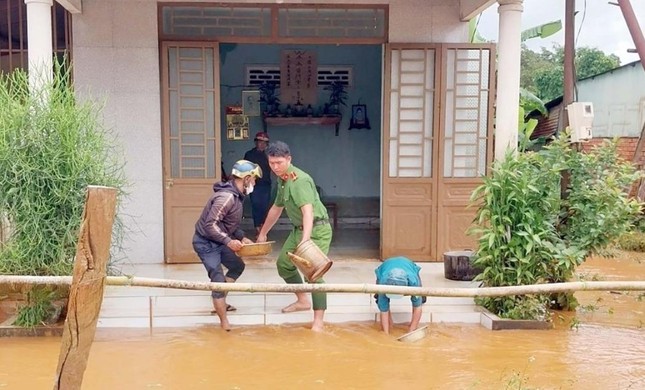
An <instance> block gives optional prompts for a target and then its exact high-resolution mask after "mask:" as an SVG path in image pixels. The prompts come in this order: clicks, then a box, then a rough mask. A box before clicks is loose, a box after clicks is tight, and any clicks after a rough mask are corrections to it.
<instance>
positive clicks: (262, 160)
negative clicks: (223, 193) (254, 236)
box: [244, 132, 271, 233]
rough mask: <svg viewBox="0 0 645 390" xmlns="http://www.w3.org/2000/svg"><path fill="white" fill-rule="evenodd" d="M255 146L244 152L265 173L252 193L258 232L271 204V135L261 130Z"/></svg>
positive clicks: (255, 140)
mask: <svg viewBox="0 0 645 390" xmlns="http://www.w3.org/2000/svg"><path fill="white" fill-rule="evenodd" d="M253 141H254V142H255V147H254V148H253V149H251V150H249V151H247V152H246V153H245V154H244V159H245V160H248V161H251V162H252V163H255V164H258V165H259V166H260V168H261V169H262V172H264V173H265V175H264V176H263V177H262V178H260V179H258V180H257V182H256V183H255V190H254V191H253V193H252V194H251V196H250V198H251V213H252V214H253V225H254V226H255V230H256V233H257V232H259V231H260V228H261V227H262V224H263V223H264V219H265V218H266V216H267V212H268V211H269V207H270V206H271V175H270V174H269V172H270V171H269V161H268V159H267V155H266V148H267V146H268V145H269V135H268V134H267V133H264V132H259V133H257V134H256V135H255V138H254V140H253Z"/></svg>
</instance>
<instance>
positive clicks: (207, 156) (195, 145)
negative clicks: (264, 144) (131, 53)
mask: <svg viewBox="0 0 645 390" xmlns="http://www.w3.org/2000/svg"><path fill="white" fill-rule="evenodd" d="M161 71H162V72H161V73H162V80H161V85H162V91H161V92H162V93H161V96H162V112H163V124H162V126H163V130H162V143H163V176H164V177H163V182H164V190H163V194H164V258H165V262H167V263H187V262H198V261H199V258H198V257H197V254H195V252H194V251H193V248H192V236H193V233H194V231H195V222H196V221H197V218H199V215H200V213H201V210H202V208H203V207H204V204H206V201H207V200H208V198H209V196H210V195H211V194H212V186H213V183H214V182H216V181H217V180H219V178H220V177H221V172H220V161H221V156H220V154H221V152H220V149H221V140H220V134H221V129H220V127H221V126H220V91H219V47H218V44H217V43H212V42H207V43H203V42H162V45H161Z"/></svg>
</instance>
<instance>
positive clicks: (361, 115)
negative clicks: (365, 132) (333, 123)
mask: <svg viewBox="0 0 645 390" xmlns="http://www.w3.org/2000/svg"><path fill="white" fill-rule="evenodd" d="M351 129H371V127H370V120H369V119H368V118H367V106H366V105H365V104H354V105H352V118H351V120H350V121H349V130H351Z"/></svg>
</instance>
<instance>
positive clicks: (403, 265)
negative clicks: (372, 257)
mask: <svg viewBox="0 0 645 390" xmlns="http://www.w3.org/2000/svg"><path fill="white" fill-rule="evenodd" d="M419 271H421V267H419V266H418V265H417V264H416V263H414V262H413V261H412V260H410V259H408V258H407V257H403V256H399V257H391V258H389V259H386V260H384V261H383V263H381V265H380V266H379V267H378V268H377V269H376V270H375V271H374V272H375V273H376V284H383V285H389V286H410V287H421V277H420V276H419ZM402 297H403V296H402V295H393V294H375V295H374V298H375V299H376V305H377V306H378V309H379V312H380V313H381V328H382V329H383V331H384V332H385V333H387V334H389V333H390V328H391V327H392V325H393V323H392V313H391V312H390V299H396V298H402ZM410 300H411V301H412V319H411V321H410V326H409V328H408V332H412V331H414V330H417V328H418V327H419V321H420V320H421V314H422V309H421V305H423V303H424V302H425V301H426V299H425V297H416V296H412V297H410Z"/></svg>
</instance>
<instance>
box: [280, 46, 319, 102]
mask: <svg viewBox="0 0 645 390" xmlns="http://www.w3.org/2000/svg"><path fill="white" fill-rule="evenodd" d="M317 86H318V62H317V61H316V54H315V53H314V52H312V51H307V50H283V51H282V58H281V60H280V101H281V103H282V104H284V105H287V104H290V105H292V106H293V105H295V104H297V103H298V102H299V103H300V104H302V105H304V106H307V105H308V104H311V105H312V106H315V105H316V96H317V93H316V87H317Z"/></svg>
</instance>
